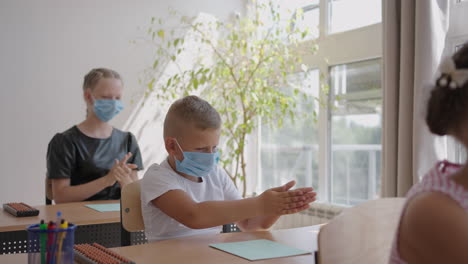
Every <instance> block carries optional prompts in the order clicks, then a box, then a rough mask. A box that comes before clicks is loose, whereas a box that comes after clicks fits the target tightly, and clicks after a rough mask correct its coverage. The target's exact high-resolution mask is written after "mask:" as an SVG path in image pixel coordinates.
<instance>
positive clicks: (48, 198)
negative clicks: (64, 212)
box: [45, 176, 54, 204]
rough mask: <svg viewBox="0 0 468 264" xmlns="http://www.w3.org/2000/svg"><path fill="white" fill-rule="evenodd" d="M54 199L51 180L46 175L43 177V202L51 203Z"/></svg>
mask: <svg viewBox="0 0 468 264" xmlns="http://www.w3.org/2000/svg"><path fill="white" fill-rule="evenodd" d="M53 200H54V192H53V191H52V180H51V179H49V177H47V176H46V178H45V203H46V204H52V201H53Z"/></svg>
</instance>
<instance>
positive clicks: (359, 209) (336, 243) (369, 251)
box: [318, 198, 405, 264]
mask: <svg viewBox="0 0 468 264" xmlns="http://www.w3.org/2000/svg"><path fill="white" fill-rule="evenodd" d="M404 203H405V199H404V198H383V199H377V200H372V201H368V202H365V203H362V204H360V205H357V206H355V207H352V208H348V209H345V210H344V211H343V212H342V213H341V214H340V215H338V216H336V217H335V218H334V219H332V220H331V221H330V222H329V223H328V224H326V225H324V226H323V227H321V228H320V233H319V236H318V263H319V264H342V263H343V264H344V263H346V264H353V263H356V264H357V263H359V264H380V263H382V264H384V263H385V264H386V263H388V260H389V257H390V250H391V245H392V242H393V239H394V236H395V232H396V230H397V228H398V225H399V221H400V214H401V211H402V209H403V205H404Z"/></svg>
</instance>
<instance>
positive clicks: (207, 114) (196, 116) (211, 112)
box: [164, 95, 221, 138]
mask: <svg viewBox="0 0 468 264" xmlns="http://www.w3.org/2000/svg"><path fill="white" fill-rule="evenodd" d="M190 125H192V126H194V127H195V128H198V129H201V130H205V129H209V128H213V129H219V128H220V127H221V117H220V116H219V113H218V111H216V109H214V108H213V107H212V106H211V105H210V104H209V103H208V102H207V101H205V100H203V99H201V98H199V97H197V96H194V95H190V96H186V97H184V98H182V99H179V100H177V101H175V102H174V103H173V104H172V105H171V107H170V108H169V111H167V114H166V118H165V120H164V138H166V137H179V136H180V133H181V132H183V131H185V130H186V128H187V127H188V126H190Z"/></svg>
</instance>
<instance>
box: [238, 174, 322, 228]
mask: <svg viewBox="0 0 468 264" xmlns="http://www.w3.org/2000/svg"><path fill="white" fill-rule="evenodd" d="M295 184H296V182H295V181H290V182H288V183H286V184H285V185H283V186H280V187H276V188H273V189H270V190H273V191H278V192H285V191H288V190H289V189H291V188H292V187H293V186H294V185H295ZM315 199H316V193H310V196H308V198H307V200H306V201H304V204H303V205H302V206H301V207H298V208H295V209H296V210H295V213H297V212H300V211H303V210H307V209H309V208H310V206H309V203H312V202H314V201H315ZM280 216H281V215H272V216H258V217H254V218H248V219H244V220H242V221H238V222H236V225H237V226H238V227H239V228H240V229H241V230H242V231H254V230H265V229H268V228H270V227H271V226H272V225H273V224H275V223H276V221H277V220H278V219H279V218H280Z"/></svg>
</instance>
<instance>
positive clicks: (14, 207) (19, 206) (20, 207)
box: [3, 203, 39, 217]
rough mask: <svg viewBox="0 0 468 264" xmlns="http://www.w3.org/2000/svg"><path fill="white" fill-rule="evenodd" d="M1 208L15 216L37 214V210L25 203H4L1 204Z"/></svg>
mask: <svg viewBox="0 0 468 264" xmlns="http://www.w3.org/2000/svg"><path fill="white" fill-rule="evenodd" d="M3 210H5V211H7V212H8V213H10V214H11V215H13V216H16V217H25V216H37V215H39V210H37V209H36V208H34V207H31V206H29V205H27V204H25V203H5V204H3Z"/></svg>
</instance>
